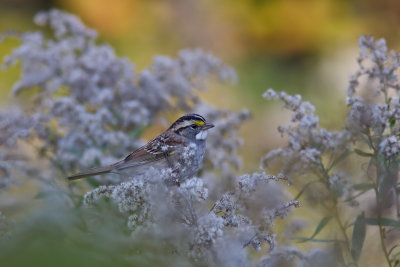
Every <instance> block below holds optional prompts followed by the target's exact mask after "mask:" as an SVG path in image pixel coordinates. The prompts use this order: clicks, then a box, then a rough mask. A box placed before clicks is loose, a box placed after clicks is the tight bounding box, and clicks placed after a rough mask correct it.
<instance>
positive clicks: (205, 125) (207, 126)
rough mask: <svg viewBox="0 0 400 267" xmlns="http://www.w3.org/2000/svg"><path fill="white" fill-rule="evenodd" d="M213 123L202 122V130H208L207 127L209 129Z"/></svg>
mask: <svg viewBox="0 0 400 267" xmlns="http://www.w3.org/2000/svg"><path fill="white" fill-rule="evenodd" d="M214 126H215V125H214V124H212V123H209V122H205V123H204V125H203V127H202V128H203V129H202V130H203V131H205V130H208V129H211V128H212V127H214Z"/></svg>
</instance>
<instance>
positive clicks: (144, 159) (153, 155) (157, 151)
mask: <svg viewBox="0 0 400 267" xmlns="http://www.w3.org/2000/svg"><path fill="white" fill-rule="evenodd" d="M160 140H161V141H160ZM181 142H182V140H176V139H175V138H172V137H171V136H169V135H161V136H159V137H157V138H154V139H153V140H151V141H150V142H149V143H147V144H146V145H144V146H142V147H140V148H139V149H137V150H135V151H134V152H132V153H131V154H129V155H128V156H127V157H126V158H125V159H124V160H122V161H120V162H119V163H118V164H117V168H116V169H118V170H122V169H126V168H132V167H136V166H142V165H146V164H151V163H153V162H156V161H159V160H162V159H165V158H166V157H168V156H170V155H172V154H173V153H174V151H175V146H176V145H177V144H180V143H181ZM165 143H168V144H169V145H165ZM163 148H164V149H163Z"/></svg>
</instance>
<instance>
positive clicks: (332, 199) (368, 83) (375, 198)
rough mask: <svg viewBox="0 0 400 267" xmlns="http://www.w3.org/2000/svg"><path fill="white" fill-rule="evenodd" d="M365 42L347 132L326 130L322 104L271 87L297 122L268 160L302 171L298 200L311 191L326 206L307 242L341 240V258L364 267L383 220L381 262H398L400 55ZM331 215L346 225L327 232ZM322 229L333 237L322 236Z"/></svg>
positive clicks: (351, 89) (352, 85)
mask: <svg viewBox="0 0 400 267" xmlns="http://www.w3.org/2000/svg"><path fill="white" fill-rule="evenodd" d="M359 47H360V56H359V57H358V59H357V61H358V64H359V70H358V71H357V72H356V73H355V74H354V75H352V76H351V78H350V82H349V86H348V88H347V107H348V108H349V112H348V117H347V118H346V123H345V125H344V127H343V129H341V130H340V131H328V130H327V129H324V128H321V127H320V126H319V118H318V117H317V116H316V115H315V114H314V112H315V107H314V106H313V105H312V104H310V103H309V102H307V101H303V100H302V98H301V96H300V95H295V96H291V95H288V94H286V93H285V92H276V91H274V90H272V89H269V90H267V91H266V92H265V94H264V98H266V99H276V100H280V101H282V102H283V104H284V108H285V109H288V110H290V111H292V112H293V115H292V117H291V123H290V124H289V125H286V126H280V127H279V128H278V131H279V132H280V133H281V134H282V135H286V136H287V137H288V139H289V142H288V144H287V146H285V147H284V148H278V149H275V150H272V151H270V152H269V153H268V154H267V155H266V156H265V157H264V158H263V160H262V162H261V166H262V167H263V168H266V169H267V168H269V167H270V166H272V165H274V163H276V162H280V166H281V167H282V169H283V173H284V174H285V175H289V176H294V177H301V179H297V178H296V179H294V178H293V180H294V181H295V184H296V185H297V186H299V187H300V188H301V190H300V193H299V194H298V196H297V197H296V199H297V198H299V197H301V196H302V195H303V193H305V195H307V197H308V200H311V201H310V202H309V204H310V205H317V206H319V208H322V210H324V211H325V213H324V214H323V215H322V218H321V220H320V222H319V223H318V224H316V228H315V232H314V234H313V235H312V236H311V237H310V238H301V239H300V240H302V241H313V242H324V243H330V244H333V245H332V246H331V247H332V248H335V251H336V259H335V261H337V262H338V263H340V264H342V265H344V266H349V265H352V266H358V265H359V264H362V263H360V257H361V255H362V252H363V251H365V250H368V248H365V247H364V241H365V240H366V238H368V236H372V234H371V233H369V231H372V230H371V228H367V226H368V225H370V226H375V227H377V228H378V229H377V232H378V238H375V237H373V238H374V239H373V240H379V241H378V243H379V245H380V247H381V250H380V252H379V253H377V254H376V251H374V252H373V253H374V255H379V256H378V257H375V259H374V260H376V259H379V257H380V258H382V260H383V261H384V262H386V264H387V265H388V266H398V265H399V263H400V258H399V257H400V252H399V248H398V244H399V237H398V229H399V227H400V223H399V219H400V209H399V206H400V205H399V192H400V187H399V181H398V175H399V162H400V159H399V154H400V145H399V138H400V137H399V136H400V123H399V118H400V117H399V116H400V83H399V79H398V72H399V67H400V54H399V53H396V52H394V51H388V49H387V46H386V42H385V40H384V39H380V40H377V41H375V40H374V38H373V37H371V36H361V37H360V39H359ZM360 171H361V172H360ZM360 199H361V200H360ZM331 221H333V222H334V224H335V226H334V227H336V228H335V229H338V230H337V231H323V230H325V226H327V225H328V224H332V223H331ZM320 232H326V236H328V238H322V239H321V238H318V236H317V234H319V233H320ZM367 241H370V240H367ZM371 252H372V251H371ZM364 254H366V252H364ZM293 255H298V254H297V252H296V253H293ZM296 257H297V258H299V257H298V256H296ZM300 258H302V257H300ZM303 259H305V258H304V257H303ZM361 259H362V258H361ZM366 261H368V257H367V260H366ZM366 261H365V262H366ZM361 262H362V261H361ZM377 262H381V261H379V260H378V261H377Z"/></svg>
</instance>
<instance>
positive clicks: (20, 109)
mask: <svg viewBox="0 0 400 267" xmlns="http://www.w3.org/2000/svg"><path fill="white" fill-rule="evenodd" d="M35 22H36V23H37V24H38V25H41V26H46V25H47V26H50V29H51V33H52V34H51V35H50V37H46V35H45V34H43V32H41V31H38V32H28V33H23V34H17V37H18V38H19V40H20V41H21V44H20V45H19V46H18V47H17V48H15V49H14V50H13V51H12V53H11V55H9V56H8V57H7V58H6V59H5V62H4V67H8V66H11V65H13V64H16V63H17V62H19V64H20V66H21V77H20V80H19V81H18V82H17V83H16V84H15V85H14V87H13V90H12V94H13V96H14V97H20V98H23V97H24V96H28V98H27V99H25V100H24V101H25V102H24V103H25V104H24V105H15V106H14V107H12V108H11V109H9V110H6V111H3V112H1V113H0V118H1V120H0V144H1V149H0V170H1V175H2V176H1V179H0V181H1V186H2V187H5V188H6V187H7V186H9V185H10V184H11V183H12V182H13V181H15V180H16V179H15V177H16V176H17V177H23V178H37V179H38V180H41V181H44V182H43V183H42V185H46V186H47V185H49V184H52V186H53V189H52V190H55V191H56V192H57V193H59V192H60V191H63V192H64V193H65V194H66V195H67V196H69V197H71V198H72V197H73V196H74V194H76V192H75V190H71V189H73V188H72V187H70V190H68V189H65V190H64V189H63V190H59V191H57V190H58V189H57V188H54V187H59V186H60V184H59V183H50V182H51V181H54V179H56V178H57V179H58V178H59V179H65V176H66V174H67V173H71V172H73V171H75V170H77V169H84V168H87V167H93V166H95V165H106V164H110V163H112V162H114V161H116V160H118V159H120V158H121V157H123V156H125V155H126V154H128V153H129V152H131V151H132V150H134V149H136V148H138V147H139V146H140V145H142V144H143V143H144V141H143V140H141V139H140V135H141V133H142V131H143V129H144V128H145V127H147V126H148V125H151V124H153V123H157V122H159V121H160V120H165V118H163V114H165V113H166V112H187V111H195V112H198V113H201V114H202V115H204V116H205V117H207V118H208V119H209V120H210V121H212V122H213V123H215V124H216V127H215V128H214V129H213V130H212V131H210V135H209V137H208V140H207V142H208V147H207V155H206V160H205V164H204V165H205V167H204V168H203V171H202V172H201V173H200V174H199V177H188V179H187V180H186V181H185V183H182V184H181V186H180V187H176V186H166V185H165V183H164V182H163V181H164V180H165V179H169V178H170V176H171V175H173V173H172V172H171V170H169V169H166V170H162V171H156V170H153V169H150V170H149V172H148V173H147V174H145V175H143V176H140V177H129V178H130V179H128V180H125V181H124V182H121V179H120V178H119V177H115V176H105V177H103V178H101V179H99V181H103V182H104V181H105V180H107V182H108V183H112V185H107V186H106V185H103V186H100V187H98V188H95V189H93V190H92V191H90V192H88V193H86V194H85V196H84V200H83V203H84V204H85V205H84V208H79V206H80V204H81V203H82V202H81V201H79V202H78V203H77V202H69V203H70V205H71V204H72V205H75V206H74V209H76V212H77V213H76V215H70V217H68V218H69V219H65V218H64V217H62V218H63V219H62V220H61V221H57V220H56V221H57V224H62V225H63V227H65V222H69V221H71V220H72V221H73V223H76V224H78V225H82V224H83V225H84V227H83V228H84V229H86V230H82V229H81V228H79V227H78V228H79V229H80V230H79V231H83V232H82V234H79V238H78V240H79V241H76V240H75V241H71V240H69V239H68V238H67V240H69V242H72V243H73V244H74V245H76V246H79V245H80V244H81V243H82V242H83V243H85V241H84V240H85V239H91V238H93V236H92V235H91V233H93V232H102V230H103V227H101V226H100V228H99V227H98V225H99V222H96V223H93V219H90V218H89V219H88V218H86V217H87V216H86V215H79V214H81V212H83V213H88V214H93V212H95V211H96V207H99V210H101V209H100V207H101V205H102V203H104V202H111V203H112V206H110V207H109V208H110V209H112V207H113V206H114V207H115V206H116V207H117V209H118V214H119V215H118V216H117V217H108V218H107V220H113V219H115V221H118V220H117V219H118V218H119V217H121V216H122V218H123V220H124V221H125V224H124V225H125V226H128V228H129V230H128V231H127V233H129V234H126V235H124V237H123V238H122V239H121V241H118V240H119V239H117V238H116V236H117V234H116V233H117V232H118V231H121V229H118V231H116V230H115V228H113V229H114V231H115V234H114V232H112V231H111V232H109V233H107V238H109V239H110V240H113V242H114V243H113V244H114V245H115V242H117V243H118V242H119V244H124V243H123V242H128V247H129V246H133V247H135V246H137V245H138V244H139V247H140V245H141V244H142V247H144V248H142V249H145V247H146V246H147V245H148V247H150V248H151V249H149V250H148V251H145V252H143V254H144V255H142V254H140V253H139V254H138V253H137V251H136V250H135V251H131V252H128V253H127V252H125V251H123V252H122V251H121V252H119V253H121V255H120V256H121V257H120V258H121V259H124V260H125V259H126V258H128V260H127V261H126V262H125V263H129V259H131V263H133V262H137V261H133V259H137V257H139V259H140V258H141V257H142V258H143V259H148V258H146V256H145V255H149V254H146V253H150V254H151V255H152V256H151V258H152V259H153V260H154V262H157V261H159V260H161V259H164V258H174V259H176V258H178V259H182V262H187V261H188V262H190V263H192V264H194V265H199V266H211V265H214V266H215V265H218V266H251V265H256V264H257V259H253V258H252V257H250V256H249V252H251V251H252V250H254V249H255V250H256V251H260V250H261V252H259V253H261V255H268V253H269V252H270V251H273V250H274V248H275V247H276V246H277V241H276V238H275V237H276V233H275V232H274V228H273V227H274V223H275V221H276V220H277V219H278V218H284V217H285V216H286V215H287V214H288V212H289V210H290V208H291V207H298V206H299V205H300V203H299V202H298V201H293V200H291V201H288V200H290V199H291V196H290V195H289V194H288V193H287V192H286V190H285V187H284V186H283V184H282V183H279V182H278V180H283V181H285V182H287V181H288V180H287V179H286V178H285V177H284V176H283V175H278V176H272V175H267V174H265V173H252V174H245V175H239V174H238V169H240V167H241V160H240V157H239V156H238V154H237V152H238V149H239V148H240V146H241V144H242V140H241V139H240V138H239V137H238V136H237V134H238V130H239V127H240V126H241V125H242V124H243V123H244V122H245V121H246V120H248V119H249V112H248V111H247V110H242V111H239V112H237V113H232V112H228V111H222V110H218V109H215V108H212V107H211V106H209V105H207V104H206V103H204V102H202V101H201V100H200V99H199V98H198V96H197V91H198V90H204V89H206V87H207V81H208V80H209V78H217V80H219V81H222V82H225V81H235V80H236V76H235V73H234V71H233V70H232V68H230V67H228V66H226V65H225V64H223V63H222V62H221V61H220V60H219V59H217V58H215V57H213V56H212V55H211V54H208V53H204V52H202V51H200V50H194V51H191V50H184V51H181V52H180V53H179V55H178V57H177V58H175V59H174V58H170V57H166V56H156V57H154V60H153V63H152V65H151V66H150V67H149V68H146V69H144V70H143V71H141V72H135V68H134V65H133V64H132V63H131V62H130V61H129V60H128V59H126V58H120V57H117V56H116V55H115V52H114V50H113V49H112V48H111V47H110V46H109V45H106V44H99V43H98V41H97V40H96V38H97V34H96V32H95V31H93V30H91V29H89V28H87V27H86V26H85V25H83V23H82V22H81V21H80V20H79V19H78V18H77V17H75V16H73V15H70V14H67V13H65V12H62V11H59V10H51V11H49V12H44V13H40V14H38V15H37V16H36V17H35ZM23 144H30V145H33V147H34V148H35V151H36V153H37V155H38V156H39V158H41V159H44V160H47V161H48V164H47V165H38V164H37V161H36V160H34V157H29V156H21V155H24V151H23V149H21V147H20V145H23ZM38 166H42V167H38ZM43 166H46V167H43ZM217 181H219V182H217ZM47 190H49V189H48V188H47ZM210 191H211V192H210ZM44 201H46V198H45V199H44ZM50 202H51V200H50V199H49V202H48V203H47V204H49V205H50ZM57 203H58V202H54V203H51V204H52V205H58V204H57ZM73 203H75V204H73ZM51 210H52V212H51V213H49V214H50V215H49V214H47V215H46V216H44V217H43V216H40V220H43V218H49V219H52V218H53V217H54V218H58V217H59V214H58V215H55V214H56V213H54V209H51ZM55 210H56V211H57V210H58V212H60V211H61V210H62V209H61V208H55ZM61 212H62V211H61ZM68 214H70V213H68ZM72 214H74V213H72ZM47 216H49V217H47ZM63 216H66V215H63ZM60 218H61V217H60ZM85 218H86V219H87V220H86V219H85ZM82 220H83V221H82ZM76 221H78V222H76ZM100 221H101V220H100ZM52 223H53V222H52ZM42 224H43V222H42V223H39V224H37V223H35V224H34V226H35V227H36V226H38V225H42ZM104 224H105V226H106V223H104ZM44 225H46V221H45V223H44ZM69 227H70V228H68V227H67V230H65V229H64V230H63V232H67V233H69V232H71V233H74V232H76V231H77V229H76V228H74V224H72V226H69ZM96 227H97V228H96ZM121 228H122V229H124V226H121ZM49 229H52V227H49V228H47V229H46V230H49ZM40 231H42V230H40ZM17 232H18V231H17ZM79 233H81V232H79ZM116 239H117V241H115V240H116ZM127 239H128V241H127ZM14 240H15V242H16V243H13V244H17V245H15V246H18V244H19V243H18V240H19V239H17V238H15V239H14ZM22 240H24V239H22V238H21V242H23V241H22ZM60 242H63V241H60ZM23 243H25V242H23ZM103 243H107V240H98V241H97V242H95V245H94V249H93V250H90V252H91V253H93V251H95V252H96V251H97V248H99V249H100V244H103ZM13 244H9V245H8V246H7V248H12V247H13ZM129 244H130V245H129ZM146 244H147V245H146ZM265 244H267V245H265ZM0 245H6V244H5V243H4V244H3V243H1V244H0ZM154 248H157V249H158V253H159V254H157V255H153V254H152V252H153V251H152V249H154ZM86 249H87V248H86ZM4 251H6V250H4ZM88 253H89V252H88ZM100 254H101V253H100ZM100 254H99V253H97V254H96V255H97V256H96V257H99V258H102V257H103V255H100ZM138 255H139V256H138ZM140 255H142V256H140ZM139 262H140V260H139ZM262 262H265V260H263V261H262ZM171 265H174V263H173V262H171ZM174 266H175V265H174Z"/></svg>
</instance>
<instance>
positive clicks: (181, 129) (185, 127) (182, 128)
mask: <svg viewBox="0 0 400 267" xmlns="http://www.w3.org/2000/svg"><path fill="white" fill-rule="evenodd" d="M193 126H195V128H197V127H198V126H197V125H196V124H191V125H187V126H184V127H180V128H178V129H176V131H175V132H176V133H180V132H181V131H183V130H185V129H187V128H191V127H193Z"/></svg>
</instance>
